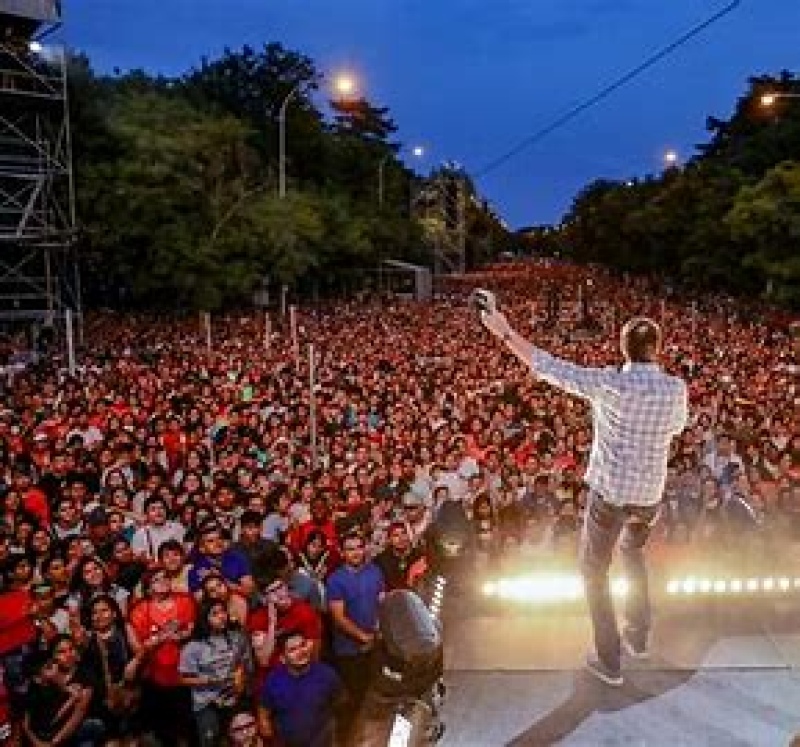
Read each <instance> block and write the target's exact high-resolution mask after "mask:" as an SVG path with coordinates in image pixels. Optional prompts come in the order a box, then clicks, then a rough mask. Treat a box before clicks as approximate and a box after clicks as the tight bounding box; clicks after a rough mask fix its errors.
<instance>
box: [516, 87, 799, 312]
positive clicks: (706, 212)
mask: <svg viewBox="0 0 800 747" xmlns="http://www.w3.org/2000/svg"><path fill="white" fill-rule="evenodd" d="M765 94H773V99H772V100H771V101H768V103H767V104H765V103H764V101H763V100H762V97H763V96H764V95H765ZM787 94H790V95H787ZM707 130H708V132H709V134H710V139H709V142H708V143H706V144H703V145H700V146H698V149H697V154H696V155H695V156H694V157H693V158H691V159H690V160H689V161H688V163H686V164H685V165H684V166H683V167H681V168H669V169H666V170H665V171H664V172H663V173H662V174H660V175H656V176H650V177H647V178H646V179H644V180H635V179H634V180H626V181H610V180H598V181H595V182H594V183H592V184H589V185H588V186H587V187H585V188H584V189H583V190H582V191H581V192H579V193H578V195H577V196H576V197H575V199H574V201H573V203H572V206H571V207H570V209H569V210H568V212H567V214H566V215H565V216H564V219H563V222H562V224H561V225H560V226H559V227H558V229H556V230H552V231H546V232H535V234H534V236H533V239H532V240H533V242H534V243H535V246H536V247H537V249H538V250H539V251H543V252H550V253H556V252H558V253H559V254H562V255H565V256H572V257H574V258H576V259H578V260H582V261H592V262H600V263H603V264H608V265H611V266H613V267H617V268H619V269H620V270H625V271H639V272H653V273H659V274H662V275H663V274H666V275H668V276H670V277H672V278H674V279H675V280H677V281H680V282H683V283H685V284H687V285H690V286H695V287H700V288H714V289H720V290H727V291H731V292H734V293H746V294H751V295H752V294H755V295H762V296H766V297H769V298H770V299H771V300H775V301H779V302H781V303H787V304H793V305H800V80H798V79H796V78H795V77H794V76H793V75H791V74H789V73H782V74H781V75H779V76H777V77H768V76H759V77H754V78H751V79H750V81H749V85H748V87H747V90H746V91H745V93H744V95H743V96H742V97H741V98H740V99H739V100H738V102H737V103H736V106H735V108H734V112H733V114H732V116H731V118H730V119H729V120H727V121H726V120H721V119H717V118H713V117H710V118H709V119H708V121H707Z"/></svg>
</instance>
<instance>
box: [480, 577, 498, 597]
mask: <svg viewBox="0 0 800 747" xmlns="http://www.w3.org/2000/svg"><path fill="white" fill-rule="evenodd" d="M496 591H497V587H496V586H495V585H494V584H493V583H492V582H491V581H487V582H486V583H485V584H484V585H483V593H484V594H485V595H486V596H487V597H491V596H493V595H494V593H495V592H496Z"/></svg>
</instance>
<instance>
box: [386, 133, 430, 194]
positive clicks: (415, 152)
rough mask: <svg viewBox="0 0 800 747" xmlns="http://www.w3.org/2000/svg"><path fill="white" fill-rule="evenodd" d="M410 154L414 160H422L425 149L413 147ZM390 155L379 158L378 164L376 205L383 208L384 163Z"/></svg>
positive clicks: (418, 146)
mask: <svg viewBox="0 0 800 747" xmlns="http://www.w3.org/2000/svg"><path fill="white" fill-rule="evenodd" d="M411 154H412V155H413V156H414V157H415V158H422V157H423V156H424V155H425V148H423V147H422V146H421V145H415V146H414V147H413V148H412V149H411ZM392 155H393V154H392V153H387V154H386V155H385V156H384V157H383V158H381V160H380V163H379V164H378V205H379V206H380V207H383V198H384V193H385V172H386V163H387V162H388V160H389V159H390V158H391V157H392Z"/></svg>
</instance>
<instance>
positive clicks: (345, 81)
mask: <svg viewBox="0 0 800 747" xmlns="http://www.w3.org/2000/svg"><path fill="white" fill-rule="evenodd" d="M333 90H334V91H335V92H336V93H337V94H339V96H342V97H343V98H348V97H350V96H353V95H354V94H355V93H356V91H357V90H358V84H357V83H356V79H355V78H354V77H353V76H352V75H350V73H339V74H338V75H337V76H336V77H335V78H334V79H333Z"/></svg>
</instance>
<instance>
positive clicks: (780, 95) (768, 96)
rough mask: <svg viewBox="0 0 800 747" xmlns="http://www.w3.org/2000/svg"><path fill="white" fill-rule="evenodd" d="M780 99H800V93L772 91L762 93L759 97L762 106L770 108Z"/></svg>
mask: <svg viewBox="0 0 800 747" xmlns="http://www.w3.org/2000/svg"><path fill="white" fill-rule="evenodd" d="M779 99H800V93H789V92H784V91H770V93H764V94H761V96H760V97H759V102H760V103H761V106H764V107H766V108H767V109H769V108H770V107H771V106H775V104H776V103H778V100H779Z"/></svg>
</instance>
